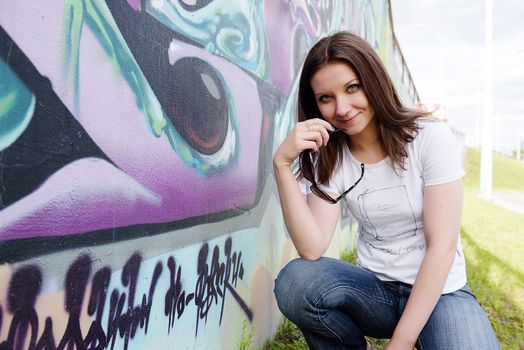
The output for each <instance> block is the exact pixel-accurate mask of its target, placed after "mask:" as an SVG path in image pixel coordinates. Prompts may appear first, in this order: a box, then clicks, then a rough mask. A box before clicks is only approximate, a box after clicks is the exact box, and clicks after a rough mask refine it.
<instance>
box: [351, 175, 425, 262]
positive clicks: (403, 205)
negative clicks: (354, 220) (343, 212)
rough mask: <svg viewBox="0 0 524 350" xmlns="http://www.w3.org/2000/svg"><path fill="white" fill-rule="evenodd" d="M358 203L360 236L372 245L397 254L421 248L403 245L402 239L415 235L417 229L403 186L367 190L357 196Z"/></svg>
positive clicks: (371, 246)
mask: <svg viewBox="0 0 524 350" xmlns="http://www.w3.org/2000/svg"><path fill="white" fill-rule="evenodd" d="M357 202H358V209H359V213H360V218H361V220H360V235H361V237H362V239H363V240H364V242H365V243H366V245H368V246H369V247H370V248H372V249H379V250H382V251H386V252H388V253H390V254H395V255H397V254H401V253H405V252H406V251H410V250H413V249H415V248H419V247H405V246H402V241H403V240H405V239H406V238H408V237H411V236H415V235H416V232H417V229H418V227H417V222H416V219H415V213H414V212H413V207H412V205H411V202H410V200H409V197H408V194H407V190H406V187H405V186H404V185H400V186H395V187H386V188H380V189H375V190H366V191H365V192H363V193H361V194H360V195H359V196H358V197H357ZM394 242H398V243H399V244H398V245H395V244H394ZM384 243H389V244H386V245H384ZM391 243H393V244H391Z"/></svg>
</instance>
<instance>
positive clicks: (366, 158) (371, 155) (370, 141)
mask: <svg viewBox="0 0 524 350" xmlns="http://www.w3.org/2000/svg"><path fill="white" fill-rule="evenodd" d="M348 146H349V149H350V150H351V153H352V154H353V156H354V157H355V158H357V159H358V160H359V161H361V162H364V163H370V164H371V163H377V162H379V161H381V160H382V159H384V158H385V157H386V151H385V150H384V147H383V146H382V142H380V140H379V137H378V132H377V127H376V125H375V124H372V125H371V124H370V125H369V126H368V127H367V128H366V129H364V130H362V132H360V133H358V134H356V135H351V136H350V137H349V140H348Z"/></svg>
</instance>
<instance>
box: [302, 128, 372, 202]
mask: <svg viewBox="0 0 524 350" xmlns="http://www.w3.org/2000/svg"><path fill="white" fill-rule="evenodd" d="M339 130H342V129H336V130H335V131H333V132H332V133H334V132H337V131H339ZM299 165H300V172H301V173H302V176H304V178H305V179H306V180H308V181H309V182H311V187H310V189H311V192H313V193H314V194H315V195H316V196H317V197H319V198H322V199H323V200H325V201H327V202H329V203H331V204H336V203H337V202H338V201H340V200H341V199H342V198H344V197H345V196H346V195H347V194H348V193H349V192H350V191H351V190H352V189H354V188H355V186H356V185H357V184H358V183H359V182H360V180H362V178H363V177H364V163H361V164H360V169H361V173H360V177H359V178H358V180H357V182H355V183H354V184H353V186H351V187H350V188H348V189H347V190H346V191H344V192H343V193H342V194H341V195H340V196H338V197H337V198H333V197H331V196H330V195H329V194H327V193H326V192H324V191H322V190H321V189H320V188H319V187H318V185H317V182H316V180H315V175H314V173H315V171H314V169H313V157H312V154H311V151H310V150H305V151H303V152H302V153H300V157H299Z"/></svg>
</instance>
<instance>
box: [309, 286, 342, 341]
mask: <svg viewBox="0 0 524 350" xmlns="http://www.w3.org/2000/svg"><path fill="white" fill-rule="evenodd" d="M327 293H328V292H326V293H324V294H323V295H326V294H327ZM323 295H322V296H323ZM322 296H321V297H320V298H319V299H318V300H317V301H316V302H315V304H314V307H315V309H316V310H317V318H318V321H319V322H320V323H322V325H323V326H324V327H325V328H326V329H327V330H328V331H330V332H331V333H333V335H334V336H335V337H337V339H338V341H339V342H340V345H341V346H342V348H344V342H343V341H342V338H341V337H340V336H339V335H338V334H337V333H335V331H334V330H332V329H331V328H329V327H328V325H327V324H325V323H324V321H322V317H321V316H320V310H319V309H318V303H319V302H320V301H321V300H322Z"/></svg>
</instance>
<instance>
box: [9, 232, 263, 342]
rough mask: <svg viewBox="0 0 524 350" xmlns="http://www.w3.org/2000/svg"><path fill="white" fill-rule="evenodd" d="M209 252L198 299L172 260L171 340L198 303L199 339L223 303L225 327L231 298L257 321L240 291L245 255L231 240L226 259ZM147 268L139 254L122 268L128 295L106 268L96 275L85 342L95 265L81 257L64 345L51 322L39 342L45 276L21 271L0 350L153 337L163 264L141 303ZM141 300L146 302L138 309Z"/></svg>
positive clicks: (70, 278)
mask: <svg viewBox="0 0 524 350" xmlns="http://www.w3.org/2000/svg"><path fill="white" fill-rule="evenodd" d="M209 252H210V248H209V245H208V244H207V243H205V244H203V245H202V247H201V249H200V251H199V255H198V262H197V273H198V277H197V281H196V284H195V287H194V292H192V293H187V291H186V290H185V289H184V288H183V285H182V266H180V265H179V264H177V263H176V260H175V258H174V257H173V256H170V257H169V258H168V261H167V266H168V268H169V287H168V289H167V291H166V293H165V305H164V313H165V316H168V334H170V332H171V331H172V330H173V329H174V326H175V323H176V322H175V321H176V320H178V319H180V317H181V316H182V315H183V313H184V312H185V311H186V310H187V306H188V305H189V304H190V303H192V302H193V303H194V304H195V306H196V309H197V310H196V311H197V319H196V330H195V336H197V335H198V328H199V322H200V321H201V320H204V322H206V323H207V321H208V314H209V311H210V310H211V308H212V306H213V305H218V304H219V303H220V305H221V309H220V319H219V325H221V323H222V316H223V312H224V305H225V298H226V296H227V294H230V295H231V296H232V297H233V298H234V299H235V301H236V302H237V303H238V304H239V305H240V307H241V308H242V310H243V311H244V312H245V314H246V315H247V317H248V319H249V320H252V316H253V315H252V312H251V310H250V309H249V307H248V306H247V305H246V303H245V302H244V301H243V300H242V298H241V297H240V295H239V294H238V293H237V292H236V290H235V288H236V285H237V282H238V280H242V279H243V276H244V267H243V263H242V252H239V251H233V249H232V240H231V238H228V239H227V240H226V241H225V244H224V249H223V253H221V249H220V247H219V246H216V245H215V246H214V248H213V253H212V256H211V258H210V259H209V260H210V261H209V262H208V258H209ZM141 264H142V256H141V254H140V253H138V252H136V253H134V254H133V255H132V256H131V257H130V258H129V259H128V260H127V262H126V263H125V264H124V266H123V268H122V272H121V276H120V279H121V283H122V286H123V287H124V289H123V290H121V289H120V288H114V289H113V290H112V291H111V293H110V292H109V285H110V282H111V276H112V271H111V269H110V268H109V267H107V266H105V267H102V268H101V269H100V270H98V271H97V272H96V273H95V274H94V276H93V278H92V280H91V293H90V295H89V299H88V300H87V301H88V303H87V314H88V315H89V316H90V317H91V319H92V320H93V321H92V323H91V325H90V327H89V330H88V332H87V334H86V335H85V338H83V335H82V330H81V328H80V316H81V312H82V310H83V308H82V305H83V303H84V298H86V291H87V286H88V283H89V282H90V277H91V271H92V261H91V257H90V256H89V255H88V254H82V255H80V256H78V257H77V258H76V259H75V261H74V262H73V263H72V264H71V266H70V267H69V269H68V271H67V274H66V278H65V281H64V290H65V300H64V306H65V310H66V312H67V314H68V320H67V325H66V328H65V330H64V333H63V334H62V337H61V338H60V341H59V342H58V345H56V344H57V342H56V341H55V337H54V334H55V332H53V319H52V318H51V317H47V318H46V320H45V326H44V330H43V332H42V334H41V336H40V338H38V315H37V313H36V310H35V303H36V300H37V297H38V295H39V294H40V289H41V285H42V273H41V270H40V269H39V268H38V267H37V266H35V265H28V266H23V267H21V268H19V269H18V270H16V271H15V272H14V273H13V276H12V277H11V281H10V284H9V289H8V297H7V299H8V300H7V307H4V306H3V305H0V330H2V327H6V325H5V315H6V310H7V311H9V312H10V313H12V314H13V317H12V319H11V324H10V325H9V331H8V337H7V340H6V341H4V342H3V343H0V350H18V349H25V348H26V347H27V346H28V347H27V349H30V350H64V349H68V350H70V349H71V350H72V349H78V350H80V349H86V350H103V349H107V348H110V349H111V350H113V349H114V347H115V343H116V338H117V336H118V337H119V338H120V339H123V343H124V345H123V349H124V350H127V348H128V346H129V342H130V341H131V340H132V339H134V337H135V335H136V333H137V331H138V330H139V329H144V334H147V331H148V327H149V321H150V316H151V309H152V305H153V299H154V294H155V289H156V286H157V283H158V280H159V278H160V276H161V274H162V270H163V263H162V262H161V261H158V262H157V263H156V265H155V268H154V271H153V274H152V276H151V282H150V285H149V290H148V292H147V294H146V293H144V294H143V295H142V296H141V297H140V296H138V295H137V285H138V282H139V277H140V268H141ZM146 278H147V277H146ZM108 299H109V300H108ZM135 299H138V300H140V302H139V303H137V304H136V305H135ZM106 303H108V304H109V310H108V312H107V315H104V313H105V312H106V310H105V308H106ZM106 317H107V327H106V329H105V330H104V328H103V326H102V319H105V318H106ZM28 337H29V339H27V338H28ZM27 344H29V345H27Z"/></svg>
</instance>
